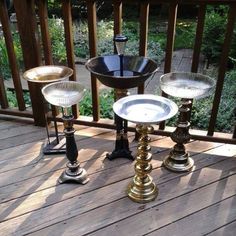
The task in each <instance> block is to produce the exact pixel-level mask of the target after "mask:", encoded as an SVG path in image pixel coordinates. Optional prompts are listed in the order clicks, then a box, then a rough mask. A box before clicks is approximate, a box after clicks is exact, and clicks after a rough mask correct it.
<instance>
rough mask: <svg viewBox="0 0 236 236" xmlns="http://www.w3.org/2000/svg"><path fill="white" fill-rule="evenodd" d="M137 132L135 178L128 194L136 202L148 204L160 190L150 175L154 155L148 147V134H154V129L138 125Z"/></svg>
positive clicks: (129, 186)
mask: <svg viewBox="0 0 236 236" xmlns="http://www.w3.org/2000/svg"><path fill="white" fill-rule="evenodd" d="M136 130H137V132H138V133H139V134H140V137H139V144H138V154H137V157H136V164H135V166H134V169H135V176H134V178H133V180H132V181H131V183H130V184H129V185H128V189H127V194H128V197H129V198H130V199H132V200H133V201H135V202H139V203H146V202H150V201H152V200H154V199H155V198H156V197H157V195H158V188H157V186H156V185H155V183H154V182H153V180H152V177H151V176H150V175H149V174H150V173H151V172H152V165H151V164H150V162H151V159H152V154H151V152H150V150H151V148H150V146H149V145H148V142H149V141H148V140H149V139H148V134H150V133H152V132H153V130H154V129H153V127H152V126H150V125H137V126H136Z"/></svg>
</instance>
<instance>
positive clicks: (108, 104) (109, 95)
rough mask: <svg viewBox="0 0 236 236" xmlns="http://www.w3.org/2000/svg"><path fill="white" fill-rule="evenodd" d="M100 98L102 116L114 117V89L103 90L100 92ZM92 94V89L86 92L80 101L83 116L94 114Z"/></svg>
mask: <svg viewBox="0 0 236 236" xmlns="http://www.w3.org/2000/svg"><path fill="white" fill-rule="evenodd" d="M99 100H100V116H101V118H109V119H113V109H112V105H113V103H114V92H113V90H107V91H105V90H104V91H102V92H100V94H99ZM92 110H93V108H92V95H91V92H90V91H87V92H86V93H85V96H84V98H83V99H82V101H81V102H80V114H81V115H83V116H92Z"/></svg>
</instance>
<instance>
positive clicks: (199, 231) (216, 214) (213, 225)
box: [148, 175, 236, 236]
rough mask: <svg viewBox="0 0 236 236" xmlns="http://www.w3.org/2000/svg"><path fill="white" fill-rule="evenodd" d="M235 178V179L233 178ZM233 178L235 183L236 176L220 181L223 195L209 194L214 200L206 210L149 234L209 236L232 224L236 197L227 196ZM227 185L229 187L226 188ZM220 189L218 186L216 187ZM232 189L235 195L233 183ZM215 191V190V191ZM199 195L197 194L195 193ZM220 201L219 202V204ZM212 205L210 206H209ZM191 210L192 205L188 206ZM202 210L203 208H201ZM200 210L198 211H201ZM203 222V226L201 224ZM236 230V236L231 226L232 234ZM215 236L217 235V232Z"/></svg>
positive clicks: (235, 214) (150, 235)
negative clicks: (218, 229)
mask: <svg viewBox="0 0 236 236" xmlns="http://www.w3.org/2000/svg"><path fill="white" fill-rule="evenodd" d="M233 177H234V178H233ZM232 178H233V179H234V180H233V181H235V175H234V176H232V177H229V178H228V179H227V180H225V179H224V180H223V181H219V182H218V184H219V185H220V184H221V185H223V187H224V190H223V191H222V192H221V193H217V194H214V196H212V193H209V192H208V193H207V195H209V194H211V195H210V197H212V198H213V201H211V202H209V203H207V204H206V205H205V206H207V207H206V208H204V206H203V207H202V210H200V211H196V213H194V214H191V213H190V214H189V215H187V216H188V217H186V216H185V217H184V218H182V219H180V220H177V221H174V223H171V224H169V225H168V226H166V227H165V228H162V229H160V230H156V231H154V232H152V233H151V234H148V235H149V236H154V235H155V236H158V235H165V236H172V235H174V234H177V235H182V236H188V235H191V236H198V235H207V234H208V233H209V232H212V230H214V229H217V228H219V227H221V226H224V225H225V224H227V223H229V222H232V220H234V221H235V220H236V204H235V203H236V195H235V194H234V195H233V196H231V197H228V195H226V196H225V192H226V190H225V189H226V188H228V185H230V183H229V182H230V181H232ZM225 185H227V186H225ZM216 187H218V186H216ZM230 187H231V188H232V189H233V191H234V193H235V192H236V189H235V186H234V184H232V183H231V185H230ZM213 191H215V190H213ZM194 194H197V193H194ZM221 194H222V195H223V196H222V197H218V195H219V196H220V195H221ZM217 200H218V202H217ZM208 205H210V206H208ZM188 206H189V207H190V208H193V207H191V206H190V205H188ZM199 209H201V208H199ZM199 209H198V210H199ZM199 222H201V224H199ZM233 229H234V235H235V233H236V231H235V229H236V226H235V225H234V226H231V228H230V229H229V228H228V231H229V232H230V231H231V233H232V232H233ZM213 235H216V234H215V232H214V234H213ZM223 235H225V236H228V235H229V234H228V233H226V232H224V234H223Z"/></svg>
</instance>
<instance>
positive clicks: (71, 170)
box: [42, 81, 89, 184]
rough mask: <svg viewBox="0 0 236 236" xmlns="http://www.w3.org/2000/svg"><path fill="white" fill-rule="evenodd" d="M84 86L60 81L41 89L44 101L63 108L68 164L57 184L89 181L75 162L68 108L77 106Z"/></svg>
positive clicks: (76, 151) (75, 154)
mask: <svg viewBox="0 0 236 236" xmlns="http://www.w3.org/2000/svg"><path fill="white" fill-rule="evenodd" d="M84 91H85V89H84V86H82V85H81V84H79V83H77V82H73V81H62V82H57V83H52V84H49V85H46V86H45V87H43V89H42V93H43V95H44V97H45V99H46V100H47V101H48V102H49V103H50V104H53V105H55V106H60V107H62V108H63V118H62V119H63V124H64V133H65V137H66V157H67V158H68V160H69V162H68V163H67V169H66V170H65V171H64V172H63V173H62V175H61V176H60V177H59V180H58V181H59V183H64V182H71V181H73V182H76V183H79V184H86V183H87V182H88V181H89V178H88V176H87V172H86V171H85V170H84V169H83V168H81V167H80V163H79V162H78V160H77V157H78V149H77V146H76V142H75V137H74V133H75V129H74V128H73V116H72V115H71V114H70V113H69V108H70V107H71V106H72V105H75V104H77V103H78V102H79V101H80V100H81V99H82V97H83V96H84Z"/></svg>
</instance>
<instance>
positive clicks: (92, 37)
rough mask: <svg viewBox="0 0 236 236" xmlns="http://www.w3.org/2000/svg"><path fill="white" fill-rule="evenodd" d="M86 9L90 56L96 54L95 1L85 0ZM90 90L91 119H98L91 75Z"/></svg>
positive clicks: (97, 107) (96, 83)
mask: <svg viewBox="0 0 236 236" xmlns="http://www.w3.org/2000/svg"><path fill="white" fill-rule="evenodd" d="M86 2H87V10H88V19H89V21H88V28H89V50H90V57H95V56H96V55H97V33H96V32H97V25H96V23H97V19H96V3H95V1H94V0H87V1H86ZM91 90H92V103H93V120H94V121H98V120H99V118H100V111H99V98H98V80H97V78H96V77H94V76H93V75H91Z"/></svg>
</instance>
